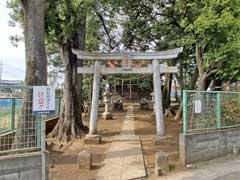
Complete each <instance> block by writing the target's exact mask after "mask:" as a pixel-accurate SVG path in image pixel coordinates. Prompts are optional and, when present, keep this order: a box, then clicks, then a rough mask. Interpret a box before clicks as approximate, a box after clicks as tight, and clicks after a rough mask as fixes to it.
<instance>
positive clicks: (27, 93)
mask: <svg viewBox="0 0 240 180" xmlns="http://www.w3.org/2000/svg"><path fill="white" fill-rule="evenodd" d="M32 95H33V87H32V86H0V155H3V154H9V153H19V152H28V151H38V150H39V151H40V150H41V144H44V143H41V141H42V140H41V138H42V136H43V134H42V133H41V132H42V131H43V130H42V128H43V126H44V124H45V122H44V120H45V119H47V118H52V117H54V116H57V115H58V114H59V113H60V108H61V97H56V101H55V102H56V110H55V114H53V115H49V116H43V115H34V114H33V113H32V99H33V98H32ZM44 141H45V140H44Z"/></svg>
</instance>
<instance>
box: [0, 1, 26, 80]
mask: <svg viewBox="0 0 240 180" xmlns="http://www.w3.org/2000/svg"><path fill="white" fill-rule="evenodd" d="M6 1H7V0H0V64H1V61H2V64H3V66H2V67H3V72H2V79H4V80H24V74H25V50H24V42H19V43H18V47H17V48H16V47H14V46H13V45H12V44H11V42H10V40H9V37H10V36H11V35H16V34H18V35H22V30H21V29H20V27H19V26H16V27H9V26H8V21H9V20H10V17H9V15H8V13H9V9H8V8H6Z"/></svg>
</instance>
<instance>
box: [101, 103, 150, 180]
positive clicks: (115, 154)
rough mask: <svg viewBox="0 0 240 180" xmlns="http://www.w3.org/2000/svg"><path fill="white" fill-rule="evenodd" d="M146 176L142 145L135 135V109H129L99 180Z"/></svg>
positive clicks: (121, 179) (109, 151)
mask: <svg viewBox="0 0 240 180" xmlns="http://www.w3.org/2000/svg"><path fill="white" fill-rule="evenodd" d="M145 176H146V170H145V165H144V159H143V153H142V145H141V141H140V139H139V136H137V135H135V127H134V109H133V107H132V106H129V107H128V112H127V115H126V117H125V120H124V123H123V126H122V130H121V132H120V135H118V136H115V138H114V139H113V142H112V143H111V145H110V148H109V150H108V154H107V157H106V159H105V161H104V165H103V167H101V169H100V170H99V172H98V175H97V180H113V179H114V180H127V179H136V178H141V177H145Z"/></svg>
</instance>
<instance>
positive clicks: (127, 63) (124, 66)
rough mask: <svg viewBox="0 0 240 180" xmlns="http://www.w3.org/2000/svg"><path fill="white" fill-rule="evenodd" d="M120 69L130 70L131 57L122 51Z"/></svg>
mask: <svg viewBox="0 0 240 180" xmlns="http://www.w3.org/2000/svg"><path fill="white" fill-rule="evenodd" d="M122 69H123V71H130V70H132V59H131V56H130V54H128V53H124V54H123V55H122Z"/></svg>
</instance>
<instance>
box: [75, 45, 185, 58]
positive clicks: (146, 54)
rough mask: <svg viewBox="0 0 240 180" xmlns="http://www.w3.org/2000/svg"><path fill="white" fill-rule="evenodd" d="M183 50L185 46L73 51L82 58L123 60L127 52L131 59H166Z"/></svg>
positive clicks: (176, 55)
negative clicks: (127, 51)
mask: <svg viewBox="0 0 240 180" xmlns="http://www.w3.org/2000/svg"><path fill="white" fill-rule="evenodd" d="M182 51H183V47H180V48H176V49H171V50H167V51H157V52H130V53H98V52H85V51H81V50H77V49H72V52H73V53H74V54H76V55H77V57H78V59H82V60H122V59H123V55H125V54H127V55H128V56H130V58H131V60H154V59H159V60H165V59H174V58H177V57H178V54H179V53H181V52H182Z"/></svg>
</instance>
